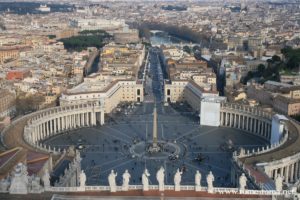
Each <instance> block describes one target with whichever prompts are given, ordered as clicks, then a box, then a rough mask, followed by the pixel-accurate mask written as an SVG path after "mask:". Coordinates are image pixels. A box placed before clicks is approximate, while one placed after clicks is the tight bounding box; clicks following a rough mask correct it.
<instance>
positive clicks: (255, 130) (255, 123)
mask: <svg viewBox="0 0 300 200" xmlns="http://www.w3.org/2000/svg"><path fill="white" fill-rule="evenodd" d="M257 129H258V128H257V119H256V118H254V133H256V134H257V133H258V131H257Z"/></svg>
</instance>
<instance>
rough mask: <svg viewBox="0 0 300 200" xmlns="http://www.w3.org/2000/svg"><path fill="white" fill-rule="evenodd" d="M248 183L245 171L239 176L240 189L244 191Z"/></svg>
mask: <svg viewBox="0 0 300 200" xmlns="http://www.w3.org/2000/svg"><path fill="white" fill-rule="evenodd" d="M246 185H247V177H246V176H245V174H244V173H242V175H241V176H240V178H239V189H240V191H244V190H245V188H246Z"/></svg>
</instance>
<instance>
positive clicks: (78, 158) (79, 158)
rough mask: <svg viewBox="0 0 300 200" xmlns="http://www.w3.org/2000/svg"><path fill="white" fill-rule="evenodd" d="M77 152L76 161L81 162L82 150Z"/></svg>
mask: <svg viewBox="0 0 300 200" xmlns="http://www.w3.org/2000/svg"><path fill="white" fill-rule="evenodd" d="M75 154H76V157H75V161H76V162H79V163H80V162H81V160H82V158H81V155H80V151H78V150H75Z"/></svg>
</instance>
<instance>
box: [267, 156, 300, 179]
mask: <svg viewBox="0 0 300 200" xmlns="http://www.w3.org/2000/svg"><path fill="white" fill-rule="evenodd" d="M265 171H266V174H267V175H268V176H269V177H271V178H273V179H275V178H276V177H277V176H278V175H280V176H281V177H283V181H284V182H286V183H295V182H296V181H298V180H299V179H300V153H297V154H295V155H293V156H290V157H286V158H283V159H282V160H280V161H273V162H270V163H268V165H266V166H265Z"/></svg>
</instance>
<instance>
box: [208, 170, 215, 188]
mask: <svg viewBox="0 0 300 200" xmlns="http://www.w3.org/2000/svg"><path fill="white" fill-rule="evenodd" d="M214 181H215V177H214V175H213V173H212V172H211V171H210V172H209V174H208V175H207V176H206V182H207V192H208V193H213V192H214V186H213V182H214Z"/></svg>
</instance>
